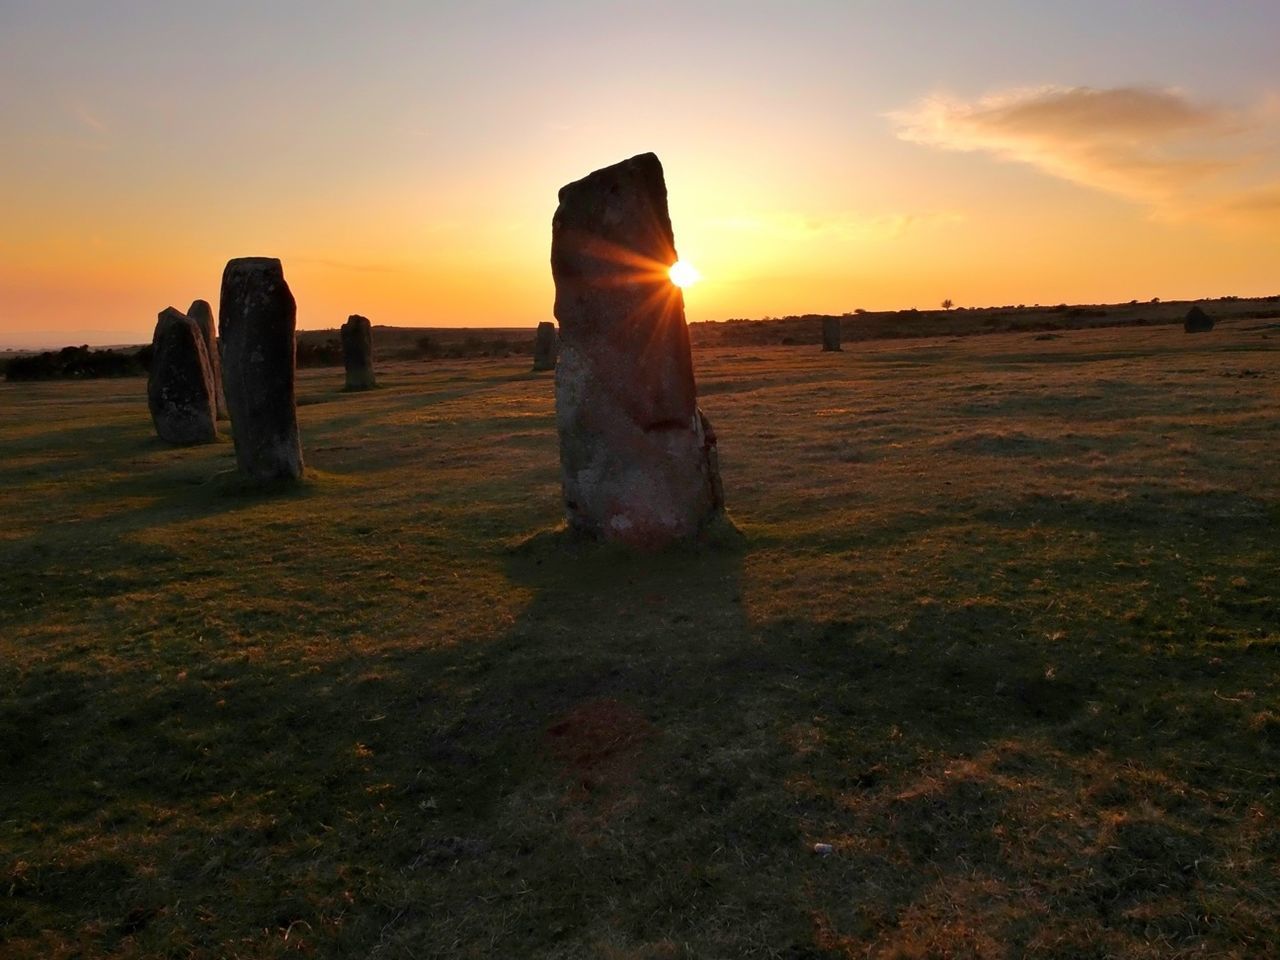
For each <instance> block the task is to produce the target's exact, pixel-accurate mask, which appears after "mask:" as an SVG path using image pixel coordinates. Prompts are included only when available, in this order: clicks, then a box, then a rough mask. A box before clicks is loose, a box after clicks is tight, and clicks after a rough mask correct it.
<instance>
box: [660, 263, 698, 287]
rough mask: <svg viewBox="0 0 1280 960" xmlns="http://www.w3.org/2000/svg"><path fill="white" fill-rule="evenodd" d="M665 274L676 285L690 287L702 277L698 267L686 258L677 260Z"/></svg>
mask: <svg viewBox="0 0 1280 960" xmlns="http://www.w3.org/2000/svg"><path fill="white" fill-rule="evenodd" d="M667 275H668V276H670V277H671V282H672V283H674V284H675V285H676V286H677V287H691V286H693V285H694V284H695V283H697V282H698V281H699V280H701V279H702V274H700V273H699V272H698V268H697V267H695V266H694V265H693V264H692V263H689V262H688V261H687V260H677V261H676V262H675V263H673V264H672V265H671V267H670V268H669V269H668V270H667Z"/></svg>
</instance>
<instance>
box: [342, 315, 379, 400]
mask: <svg viewBox="0 0 1280 960" xmlns="http://www.w3.org/2000/svg"><path fill="white" fill-rule="evenodd" d="M342 362H343V363H344V364H346V367H347V389H348V390H372V389H373V388H374V387H376V386H377V385H378V382H377V381H376V380H375V379H374V376H373V328H372V327H370V326H369V321H368V320H367V319H365V318H364V317H362V316H360V315H359V314H356V313H353V314H352V315H351V316H349V317H347V322H346V323H344V324H343V325H342Z"/></svg>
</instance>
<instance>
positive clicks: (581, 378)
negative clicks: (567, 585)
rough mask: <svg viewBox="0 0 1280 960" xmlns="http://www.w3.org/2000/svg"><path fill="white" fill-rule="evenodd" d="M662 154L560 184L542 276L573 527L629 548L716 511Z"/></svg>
mask: <svg viewBox="0 0 1280 960" xmlns="http://www.w3.org/2000/svg"><path fill="white" fill-rule="evenodd" d="M675 261H676V249H675V240H674V236H673V233H672V230H671V217H670V215H669V214H668V212H667V187H666V182H665V181H664V179H663V175H662V164H661V163H659V162H658V158H657V157H656V156H654V155H653V154H651V153H646V154H641V155H640V156H637V157H632V158H631V159H630V160H625V161H623V162H622V163H619V164H615V165H614V166H611V167H606V168H604V169H603V170H597V171H596V172H595V173H592V174H591V175H590V176H588V177H585V178H584V179H582V180H578V181H576V182H574V183H570V184H568V185H567V186H565V187H563V188H562V189H561V190H560V206H559V207H558V208H557V210H556V213H555V217H554V218H553V220H552V223H551V273H552V276H553V277H554V278H555V284H556V301H555V315H556V318H557V319H558V320H559V321H560V357H559V362H558V364H557V366H556V425H557V427H558V429H559V434H560V473H561V481H562V484H563V488H564V506H565V516H566V519H567V521H568V524H569V526H570V528H571V529H573V530H576V531H579V532H581V533H585V534H587V535H590V536H594V537H599V538H602V539H605V540H617V541H621V542H624V543H628V544H632V545H635V546H640V547H648V548H653V547H661V546H663V545H665V544H668V543H670V542H672V541H674V540H677V539H681V538H685V537H689V536H692V535H694V534H696V533H698V532H699V531H700V530H701V529H702V528H703V527H704V526H705V525H706V524H707V523H708V522H709V521H710V520H711V519H713V518H714V517H715V516H716V515H717V514H719V513H720V512H721V510H722V509H723V504H724V498H723V494H722V491H721V488H720V474H719V468H718V465H717V460H716V439H715V434H714V432H713V431H712V430H711V427H710V424H709V423H708V422H707V420H706V418H705V417H704V416H703V415H702V412H701V411H700V410H699V409H698V406H697V402H696V399H697V398H696V389H695V385H694V378H693V357H692V354H691V352H690V349H689V329H688V327H687V326H685V319H684V299H683V296H682V294H681V292H680V288H679V287H677V286H675V285H674V284H673V283H672V282H671V280H670V277H669V276H668V274H667V269H668V268H669V267H670V266H671V264H673V263H675Z"/></svg>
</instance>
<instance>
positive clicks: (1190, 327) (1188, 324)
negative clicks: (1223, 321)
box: [1182, 303, 1213, 333]
mask: <svg viewBox="0 0 1280 960" xmlns="http://www.w3.org/2000/svg"><path fill="white" fill-rule="evenodd" d="M1212 329H1213V317H1211V316H1209V315H1208V314H1207V313H1205V312H1204V311H1203V310H1201V309H1200V304H1198V303H1195V304H1192V305H1191V309H1190V310H1188V311H1187V318H1186V319H1185V320H1183V321H1182V330H1183V332H1184V333H1208V332H1209V331H1210V330H1212Z"/></svg>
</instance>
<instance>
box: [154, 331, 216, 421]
mask: <svg viewBox="0 0 1280 960" xmlns="http://www.w3.org/2000/svg"><path fill="white" fill-rule="evenodd" d="M147 408H148V409H149V410H150V411H151V420H152V422H153V423H154V424H155V427H156V434H157V435H158V436H159V437H160V439H161V440H164V441H165V442H166V443H174V444H183V445H186V444H194V443H212V442H213V441H214V440H216V439H217V436H218V429H217V424H216V422H215V417H216V412H215V409H214V388H213V380H212V374H211V373H210V370H209V360H208V357H207V356H206V355H205V348H204V335H203V334H202V333H201V332H200V327H199V325H198V324H196V322H195V321H194V320H192V319H191V318H190V317H188V316H186V314H183V313H181V312H179V311H178V310H176V309H175V308H173V307H166V308H165V309H164V310H163V311H161V313H160V315H159V317H158V318H157V319H156V328H155V333H154V334H153V335H152V337H151V369H150V370H149V371H148V373H147Z"/></svg>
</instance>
